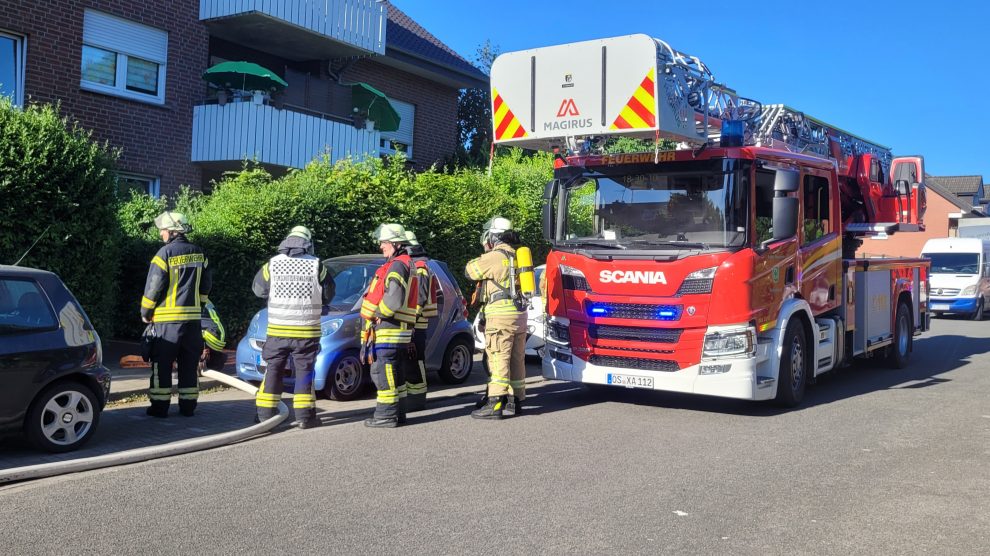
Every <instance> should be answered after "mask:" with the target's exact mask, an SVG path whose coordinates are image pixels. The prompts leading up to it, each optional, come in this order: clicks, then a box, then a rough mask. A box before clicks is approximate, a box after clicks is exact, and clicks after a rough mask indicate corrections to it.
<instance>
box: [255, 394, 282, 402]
mask: <svg viewBox="0 0 990 556" xmlns="http://www.w3.org/2000/svg"><path fill="white" fill-rule="evenodd" d="M257 398H258V399H259V400H265V401H269V402H272V401H274V402H277V401H278V400H279V399H281V396H279V395H278V394H267V393H265V392H258V396H257Z"/></svg>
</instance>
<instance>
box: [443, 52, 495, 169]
mask: <svg viewBox="0 0 990 556" xmlns="http://www.w3.org/2000/svg"><path fill="white" fill-rule="evenodd" d="M500 53H501V49H500V48H499V47H498V46H497V45H493V44H492V43H491V41H490V40H486V41H485V43H484V44H482V45H481V46H479V47H478V50H477V51H476V53H475V57H474V65H475V67H477V68H478V69H479V70H481V71H482V72H484V74H485V75H488V74H489V73H490V72H491V69H492V62H494V61H495V58H496V57H497V56H498V55H499V54H500ZM457 131H458V137H459V142H458V148H457V152H456V153H455V155H454V157H455V160H454V161H453V162H454V164H455V165H457V166H461V167H464V166H474V167H482V166H486V165H487V164H488V152H489V149H490V148H491V145H492V98H491V91H490V90H489V89H488V88H487V87H486V88H479V89H464V90H462V91H461V93H460V96H459V97H458V99H457Z"/></svg>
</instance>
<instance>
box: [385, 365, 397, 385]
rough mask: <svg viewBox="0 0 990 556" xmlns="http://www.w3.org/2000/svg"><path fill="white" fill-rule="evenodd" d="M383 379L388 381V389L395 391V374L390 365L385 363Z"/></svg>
mask: <svg viewBox="0 0 990 556" xmlns="http://www.w3.org/2000/svg"><path fill="white" fill-rule="evenodd" d="M385 378H387V379H388V389H389V390H395V374H394V372H393V369H392V364H391V363H385Z"/></svg>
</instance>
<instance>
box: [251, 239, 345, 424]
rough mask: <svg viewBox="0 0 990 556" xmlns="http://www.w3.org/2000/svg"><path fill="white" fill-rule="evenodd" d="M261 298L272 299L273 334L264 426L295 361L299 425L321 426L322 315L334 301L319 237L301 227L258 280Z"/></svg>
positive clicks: (261, 406) (262, 393)
mask: <svg viewBox="0 0 990 556" xmlns="http://www.w3.org/2000/svg"><path fill="white" fill-rule="evenodd" d="M252 289H253V290H254V293H255V295H257V296H258V297H262V298H265V299H267V300H268V330H267V337H266V338H265V345H264V347H263V348H262V350H261V357H262V359H264V360H265V363H266V364H267V365H268V369H267V370H266V371H265V378H264V380H262V382H261V387H260V388H259V389H258V395H257V397H256V398H255V405H257V409H258V419H257V420H258V421H265V420H267V419H270V418H271V417H274V416H275V414H276V408H277V407H278V402H279V400H280V399H281V397H282V374H283V372H284V371H285V369H286V366H287V365H288V360H289V358H292V364H293V367H294V369H295V388H294V391H293V395H292V408H293V410H294V411H295V414H296V426H298V427H299V428H301V429H309V428H312V427H316V426H319V425H320V420H319V419H318V418H317V417H316V391H315V390H314V389H313V379H314V375H315V368H316V356H317V354H318V353H319V352H320V316H321V315H322V314H323V306H324V305H326V304H327V303H329V302H330V300H331V299H333V294H334V289H335V286H334V281H333V275H331V273H330V269H328V268H327V267H326V265H324V264H323V263H322V262H320V259H319V258H317V257H316V256H315V255H314V254H313V232H312V231H310V230H309V228H307V227H305V226H296V227H294V228H292V230H290V231H289V235H288V236H286V238H285V239H284V240H282V242H281V243H280V244H279V246H278V254H277V255H275V256H274V257H272V258H271V259H270V260H269V261H268V262H267V263H265V264H264V266H262V267H261V270H259V271H258V273H257V275H255V277H254V284H253V285H252Z"/></svg>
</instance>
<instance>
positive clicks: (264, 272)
mask: <svg viewBox="0 0 990 556" xmlns="http://www.w3.org/2000/svg"><path fill="white" fill-rule="evenodd" d="M261 275H262V276H264V277H265V281H266V282H267V281H268V280H270V279H271V277H272V276H271V274H269V273H268V263H265V264H264V265H262V267H261Z"/></svg>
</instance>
